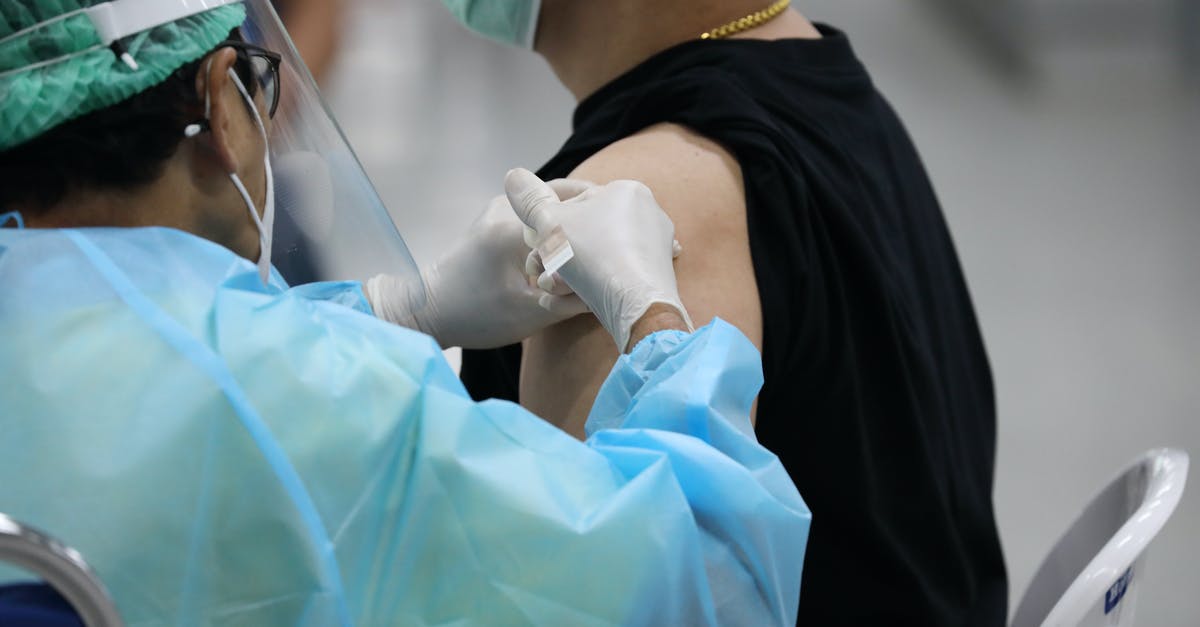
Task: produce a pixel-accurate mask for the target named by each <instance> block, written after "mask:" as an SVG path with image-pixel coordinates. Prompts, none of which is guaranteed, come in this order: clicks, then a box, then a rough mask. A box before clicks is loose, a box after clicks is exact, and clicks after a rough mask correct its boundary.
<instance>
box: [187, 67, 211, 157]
mask: <svg viewBox="0 0 1200 627" xmlns="http://www.w3.org/2000/svg"><path fill="white" fill-rule="evenodd" d="M204 76H205V79H204V119H202V120H200V121H199V122H194V123H192V124H188V125H187V126H185V127H184V128H183V136H184V137H188V138H191V137H195V136H197V135H199V134H200V133H203V132H204V131H207V130H208V129H209V128H210V127H209V122H208V117H209V114H210V113H211V112H212V98H211V96H210V95H209V94H211V93H212V89H211V87H212V83H211V81H212V57H209V59H208V63H205V64H204Z"/></svg>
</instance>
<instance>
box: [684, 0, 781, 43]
mask: <svg viewBox="0 0 1200 627" xmlns="http://www.w3.org/2000/svg"><path fill="white" fill-rule="evenodd" d="M791 3H792V0H776V1H775V2H772V3H771V6H769V7H767V8H765V9H763V10H761V11H755V12H754V13H751V14H750V15H747V16H746V17H743V18H739V19H736V20H734V21H732V22H729V23H728V24H722V25H721V26H718V27H716V28H714V29H712V30H710V31H708V32H707V33H704V34H702V35H700V39H721V38H723V37H728V36H730V35H734V34H737V33H740V32H742V31H744V30H750V29H751V28H754V27H756V26H762V25H763V24H766V23H767V22H770V21H771V20H773V19H775V18H777V17H779V14H780V13H783V11H784V9H787V8H788V5H789V4H791Z"/></svg>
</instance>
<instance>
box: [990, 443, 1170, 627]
mask: <svg viewBox="0 0 1200 627" xmlns="http://www.w3.org/2000/svg"><path fill="white" fill-rule="evenodd" d="M1187 469H1188V456H1187V453H1184V452H1183V451H1178V450H1172V449H1155V450H1152V451H1149V452H1147V453H1146V454H1145V455H1142V456H1141V457H1140V458H1138V459H1137V460H1135V461H1134V462H1133V463H1132V464H1131V465H1130V466H1129V467H1127V468H1126V469H1125V470H1124V471H1122V472H1121V473H1120V474H1119V475H1117V477H1116V478H1115V479H1113V481H1112V482H1111V483H1109V484H1108V487H1106V488H1104V490H1102V491H1101V492H1100V494H1098V495H1096V497H1095V498H1093V499H1092V501H1091V502H1090V503H1088V506H1087V508H1086V509H1084V510H1083V513H1082V514H1080V515H1079V518H1077V519H1075V522H1074V523H1073V524H1072V525H1071V526H1070V528H1068V529H1067V532H1066V533H1065V534H1063V536H1062V538H1060V539H1059V541H1058V543H1057V544H1055V545H1054V549H1052V550H1051V551H1050V553H1049V555H1047V556H1046V559H1044V560H1043V561H1042V564H1041V566H1040V567H1038V570H1037V574H1035V575H1034V576H1033V580H1032V581H1031V582H1030V584H1029V588H1027V589H1026V590H1025V596H1024V597H1022V599H1021V603H1020V604H1019V605H1018V606H1017V611H1016V612H1015V613H1014V614H1013V620H1012V627H1038V626H1043V627H1077V626H1087V627H1092V626H1100V625H1103V626H1111V627H1117V626H1121V627H1125V626H1128V625H1132V624H1133V613H1134V607H1135V602H1136V600H1137V590H1138V583H1139V582H1140V580H1141V574H1142V567H1143V565H1144V564H1145V550H1146V546H1147V545H1149V544H1150V541H1151V540H1153V539H1154V536H1156V535H1158V532H1159V531H1160V530H1161V529H1162V527H1163V525H1164V524H1166V522H1167V519H1168V518H1170V517H1171V513H1172V512H1174V511H1175V506H1176V505H1178V504H1179V499H1180V497H1181V496H1183V485H1184V482H1185V480H1186V479H1187Z"/></svg>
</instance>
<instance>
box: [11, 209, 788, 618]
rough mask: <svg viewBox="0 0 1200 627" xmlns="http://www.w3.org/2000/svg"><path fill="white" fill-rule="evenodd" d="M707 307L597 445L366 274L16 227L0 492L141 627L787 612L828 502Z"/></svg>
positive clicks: (209, 246) (668, 348) (618, 406)
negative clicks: (755, 413)
mask: <svg viewBox="0 0 1200 627" xmlns="http://www.w3.org/2000/svg"><path fill="white" fill-rule="evenodd" d="M760 370H761V366H760V360H759V355H758V353H757V351H756V350H755V349H754V347H753V346H752V345H751V344H750V343H749V342H748V341H747V340H746V339H745V337H744V336H742V335H741V334H740V333H739V332H738V331H737V330H736V329H734V328H733V327H731V326H729V325H728V324H725V323H723V322H721V321H719V320H718V321H715V322H713V323H712V324H710V325H709V326H707V327H705V328H704V329H701V330H700V331H698V332H696V333H694V334H690V335H689V334H684V333H678V332H663V333H658V334H655V335H652V336H650V337H649V338H647V339H646V340H644V341H643V342H641V343H640V344H639V345H638V346H637V347H636V349H635V350H634V351H633V353H632V354H631V355H629V356H625V357H622V358H621V359H620V360H619V361H618V363H617V364H616V366H615V367H614V369H613V372H612V373H611V374H610V376H609V378H608V380H607V382H606V383H605V384H604V386H603V388H602V389H601V391H600V394H599V397H598V399H597V401H596V405H595V409H594V410H593V412H592V415H591V417H590V418H589V425H588V430H589V438H588V440H587V441H586V442H583V443H581V442H578V441H576V440H574V439H572V438H570V437H569V436H567V435H565V434H564V433H562V432H561V431H559V430H558V429H556V428H554V427H553V426H551V425H549V424H547V423H546V422H544V421H542V420H541V419H538V418H536V417H535V416H533V415H531V414H529V413H528V412H526V411H525V410H523V409H522V408H520V407H519V406H517V405H513V404H510V403H505V402H498V401H489V402H484V403H475V402H473V401H471V400H470V398H469V397H468V396H467V394H466V392H465V391H464V389H463V387H462V385H461V384H460V383H459V381H458V379H457V378H456V377H455V375H454V372H453V371H452V370H451V368H450V367H449V365H448V364H447V363H446V362H445V360H444V359H443V358H442V354H441V351H440V349H439V347H438V346H437V345H436V343H435V342H434V341H433V340H432V339H431V338H429V337H428V336H425V335H422V334H420V333H417V332H414V331H411V330H407V329H403V328H399V327H396V326H393V325H390V324H387V323H384V322H382V321H380V320H378V319H376V318H374V317H373V316H371V315H370V310H369V308H368V306H367V304H366V301H365V299H364V298H363V294H362V289H361V286H360V284H358V283H324V284H314V285H310V286H302V287H298V288H294V289H287V288H286V286H285V285H283V283H282V280H280V279H279V278H278V277H274V280H273V281H272V284H271V285H269V286H263V285H262V284H261V283H260V282H259V280H258V276H257V273H256V271H255V268H254V266H253V264H251V263H250V262H248V261H246V260H244V259H241V258H239V257H237V256H236V255H234V254H233V253H231V252H230V251H228V250H226V249H224V248H222V247H220V246H218V245H216V244H213V243H211V242H208V241H206V240H203V239H200V238H197V237H194V236H191V235H188V234H185V233H182V232H179V231H174V230H171V229H163V228H148V229H81V230H15V229H0V424H2V425H3V433H4V435H3V438H2V440H0V512H4V513H7V514H9V515H11V516H13V517H15V518H16V519H18V520H21V521H23V522H25V523H28V524H31V525H33V526H35V527H39V528H42V529H44V530H46V531H48V532H50V533H51V534H53V535H55V536H57V537H58V538H59V539H61V540H62V541H64V542H65V543H67V544H69V545H71V546H73V547H74V548H76V549H78V550H80V551H81V552H82V554H83V555H84V557H85V558H86V559H87V560H88V561H89V562H90V563H91V565H92V566H93V568H94V569H95V570H96V571H97V573H98V575H99V576H100V578H101V579H102V580H103V581H104V582H105V584H106V585H107V586H108V588H109V590H110V592H111V593H112V595H113V598H114V600H115V602H116V604H117V606H118V609H119V610H120V612H121V613H122V615H123V617H124V619H125V620H126V621H127V622H128V623H129V624H130V625H139V626H140V625H165V624H180V625H190V624H196V625H199V624H223V625H285V624H286V625H292V624H298V625H322V626H323V625H338V624H358V625H468V624H487V625H523V624H536V625H612V624H621V625H651V624H653V625H704V624H754V625H765V624H776V625H791V624H793V623H794V620H795V616H796V607H797V598H798V590H799V587H800V573H801V566H802V564H803V559H804V547H805V542H806V539H807V536H808V529H809V522H810V515H809V512H808V510H807V508H806V507H805V505H804V502H803V501H802V500H801V498H800V496H799V495H798V494H797V492H796V489H795V487H794V486H793V485H792V483H791V481H790V480H789V478H788V476H787V473H786V472H785V471H784V469H783V467H782V466H781V465H780V463H779V461H778V460H777V459H776V458H775V456H774V455H772V454H771V453H769V452H768V451H766V450H765V449H763V448H762V447H761V446H759V445H758V443H757V442H756V441H755V439H754V436H753V431H752V430H751V427H750V423H749V420H748V412H749V409H750V404H751V402H752V400H753V398H754V396H755V394H756V393H757V391H758V388H759V386H760V384H761V380H762V379H761V372H760Z"/></svg>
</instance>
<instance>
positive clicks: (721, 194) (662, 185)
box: [571, 123, 745, 220]
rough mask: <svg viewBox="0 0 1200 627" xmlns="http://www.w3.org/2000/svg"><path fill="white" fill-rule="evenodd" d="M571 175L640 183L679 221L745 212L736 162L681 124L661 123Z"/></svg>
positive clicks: (619, 143) (609, 148)
mask: <svg viewBox="0 0 1200 627" xmlns="http://www.w3.org/2000/svg"><path fill="white" fill-rule="evenodd" d="M571 176H572V177H573V178H581V179H585V180H589V181H592V182H595V183H607V182H609V181H612V180H616V179H633V180H637V181H641V182H643V183H645V184H646V185H647V186H648V187H650V189H651V190H653V192H654V195H655V197H656V198H657V199H658V201H659V203H660V204H662V205H663V208H664V209H666V210H667V212H668V213H670V214H671V217H672V218H674V219H675V220H679V219H680V218H683V217H685V214H692V215H695V214H696V213H697V212H699V213H701V214H703V213H705V212H706V210H708V211H711V210H721V209H725V210H736V211H737V212H738V213H744V211H745V207H744V194H743V191H742V173H741V168H740V167H739V166H738V163H737V160H736V159H734V157H733V155H732V154H731V153H730V152H729V151H728V150H726V149H725V148H724V147H723V146H721V145H720V144H718V143H717V142H715V141H713V140H711V139H709V138H707V137H704V136H703V135H700V134H699V133H697V132H696V131H694V130H692V129H689V128H687V127H685V126H681V125H678V124H668V123H664V124H656V125H654V126H650V127H647V128H645V129H643V130H641V131H639V132H638V133H636V134H634V135H631V136H629V137H626V138H624V139H622V140H620V141H617V142H615V143H612V144H610V145H608V146H607V147H605V148H604V149H603V150H601V151H599V152H597V153H596V154H594V155H592V156H591V157H590V158H588V159H587V160H586V161H584V162H583V163H581V164H580V165H579V167H577V168H576V169H575V170H574V171H573V172H572V173H571Z"/></svg>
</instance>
